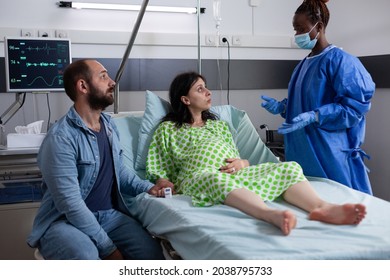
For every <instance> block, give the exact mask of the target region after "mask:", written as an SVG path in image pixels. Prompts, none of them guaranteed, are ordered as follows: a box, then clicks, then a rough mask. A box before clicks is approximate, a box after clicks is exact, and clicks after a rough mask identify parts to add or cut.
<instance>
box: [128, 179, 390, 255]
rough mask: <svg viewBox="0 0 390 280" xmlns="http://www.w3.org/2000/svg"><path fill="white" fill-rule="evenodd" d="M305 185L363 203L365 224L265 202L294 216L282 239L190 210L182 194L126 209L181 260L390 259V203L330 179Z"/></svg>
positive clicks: (222, 212)
mask: <svg viewBox="0 0 390 280" xmlns="http://www.w3.org/2000/svg"><path fill="white" fill-rule="evenodd" d="M310 181H311V183H312V185H313V186H314V188H315V189H316V191H317V192H318V193H319V194H320V196H321V197H323V198H326V199H327V200H329V201H332V202H335V203H347V202H361V203H364V204H365V205H366V206H367V216H366V218H365V219H364V221H363V222H362V223H361V224H360V225H358V226H350V225H343V226H339V225H329V224H325V223H322V222H317V221H310V220H308V219H307V213H306V212H304V211H302V210H300V209H298V208H296V207H293V206H291V205H289V204H287V203H285V202H284V201H279V202H267V203H268V205H270V207H275V208H280V209H285V208H289V209H291V210H292V211H294V213H296V215H297V218H298V223H297V227H296V228H295V229H294V230H293V231H292V233H291V234H290V235H289V236H284V235H282V234H281V232H280V230H279V229H277V228H276V227H274V226H272V225H270V224H268V223H266V222H263V221H259V220H256V219H254V218H252V217H250V216H248V215H246V214H244V213H242V212H240V211H239V210H236V209H234V208H231V207H229V206H225V205H217V206H212V207H204V208H199V207H194V206H192V204H191V200H190V198H189V197H188V196H184V195H175V196H174V197H173V198H171V199H166V198H156V197H152V196H150V195H148V194H142V195H139V196H137V197H136V198H128V206H129V209H130V211H131V213H132V214H133V215H134V216H135V217H136V218H138V219H139V220H140V221H142V223H143V225H144V226H145V227H146V228H147V229H148V230H149V231H150V232H151V233H152V234H154V235H156V236H158V237H161V238H164V239H167V240H169V241H170V243H171V245H172V246H173V248H174V249H175V250H176V252H177V253H178V254H179V255H180V256H181V257H182V258H183V259H202V260H204V259H219V260H221V259H242V260H244V259H271V260H283V259H295V260H302V259H333V260H337V259H390V215H389V213H390V203H388V202H386V201H384V200H381V199H378V198H376V197H373V196H369V195H366V194H363V193H360V192H357V191H355V190H352V189H350V188H347V187H345V186H342V185H340V184H338V183H336V182H334V181H331V180H327V179H320V178H310Z"/></svg>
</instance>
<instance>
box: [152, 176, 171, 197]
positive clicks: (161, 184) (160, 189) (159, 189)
mask: <svg viewBox="0 0 390 280" xmlns="http://www.w3.org/2000/svg"><path fill="white" fill-rule="evenodd" d="M166 188H170V189H171V190H172V194H175V193H176V192H175V189H174V185H173V183H172V182H171V181H169V180H168V179H164V178H160V179H158V180H157V182H156V184H155V185H154V186H153V187H152V188H151V189H150V190H149V191H148V193H149V194H151V195H154V196H158V197H164V196H165V192H164V189H166Z"/></svg>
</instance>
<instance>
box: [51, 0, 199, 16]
mask: <svg viewBox="0 0 390 280" xmlns="http://www.w3.org/2000/svg"><path fill="white" fill-rule="evenodd" d="M58 6H59V7H60V8H73V9H97V10H122V11H139V10H140V9H141V6H140V5H125V4H104V3H83V2H71V1H60V2H58ZM200 10H201V11H200V12H201V13H202V14H203V13H204V11H205V8H201V9H200ZM146 11H149V12H166V13H187V14H196V13H197V8H190V7H168V6H148V7H147V8H146Z"/></svg>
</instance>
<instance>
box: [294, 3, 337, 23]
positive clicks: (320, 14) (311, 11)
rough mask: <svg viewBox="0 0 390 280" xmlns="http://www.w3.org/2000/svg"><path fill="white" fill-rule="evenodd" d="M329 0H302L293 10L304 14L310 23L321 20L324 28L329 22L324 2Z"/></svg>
mask: <svg viewBox="0 0 390 280" xmlns="http://www.w3.org/2000/svg"><path fill="white" fill-rule="evenodd" d="M328 1H329V0H304V1H303V3H302V4H301V5H300V6H299V7H298V9H297V10H296V11H295V14H305V15H306V16H307V17H308V18H309V19H310V20H311V23H312V24H315V23H317V22H318V21H321V22H322V23H323V24H324V26H325V28H326V26H327V25H328V22H329V17H330V14H329V10H328V7H327V6H326V3H327V2H328Z"/></svg>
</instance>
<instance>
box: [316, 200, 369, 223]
mask: <svg viewBox="0 0 390 280" xmlns="http://www.w3.org/2000/svg"><path fill="white" fill-rule="evenodd" d="M365 216H366V206H364V205H363V204H351V203H348V204H343V205H334V204H329V205H326V206H324V207H322V208H318V209H315V210H313V211H312V212H311V213H310V214H309V219H310V220H316V221H321V222H325V223H329V224H335V225H357V224H359V223H360V222H361V221H362V220H363V219H364V217H365Z"/></svg>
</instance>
